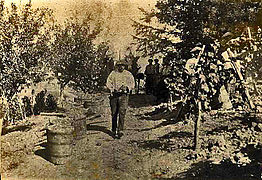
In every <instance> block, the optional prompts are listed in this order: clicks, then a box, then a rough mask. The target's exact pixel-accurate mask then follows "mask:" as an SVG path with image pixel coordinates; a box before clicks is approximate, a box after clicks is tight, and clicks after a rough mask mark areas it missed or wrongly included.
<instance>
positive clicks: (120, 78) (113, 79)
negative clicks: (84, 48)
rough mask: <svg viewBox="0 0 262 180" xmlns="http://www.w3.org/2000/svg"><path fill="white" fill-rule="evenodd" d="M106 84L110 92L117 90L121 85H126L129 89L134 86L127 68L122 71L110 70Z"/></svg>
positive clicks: (132, 78)
mask: <svg viewBox="0 0 262 180" xmlns="http://www.w3.org/2000/svg"><path fill="white" fill-rule="evenodd" d="M106 86H107V88H109V89H110V91H111V92H113V91H114V90H116V91H119V90H120V87H121V86H126V87H128V89H129V90H132V89H134V88H135V80H134V77H133V75H132V74H131V73H130V72H129V71H127V70H124V71H123V72H118V71H112V72H111V73H110V74H109V76H108V78H107V82H106Z"/></svg>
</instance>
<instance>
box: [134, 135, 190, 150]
mask: <svg viewBox="0 0 262 180" xmlns="http://www.w3.org/2000/svg"><path fill="white" fill-rule="evenodd" d="M192 137H193V134H192V133H190V132H184V131H182V132H170V133H168V134H166V135H164V136H161V137H159V138H158V139H156V140H146V141H130V143H132V144H137V145H138V147H140V148H143V149H146V150H152V149H156V150H163V151H167V152H171V151H173V150H176V149H192V144H191V142H190V138H192ZM175 138H177V139H176V140H175V141H171V140H170V139H175ZM185 138H187V139H188V142H185V141H184V139H185ZM182 139H183V140H182Z"/></svg>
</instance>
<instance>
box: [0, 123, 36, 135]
mask: <svg viewBox="0 0 262 180" xmlns="http://www.w3.org/2000/svg"><path fill="white" fill-rule="evenodd" d="M30 129H32V124H30V125H17V126H14V127H3V129H2V135H6V134H8V133H11V132H15V131H29V130H30Z"/></svg>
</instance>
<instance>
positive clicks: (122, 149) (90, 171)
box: [1, 96, 262, 180]
mask: <svg viewBox="0 0 262 180" xmlns="http://www.w3.org/2000/svg"><path fill="white" fill-rule="evenodd" d="M153 101H154V99H153V97H151V96H133V97H131V99H130V108H129V110H128V113H127V119H126V123H125V127H126V130H125V131H124V133H125V135H124V136H123V137H122V138H121V139H113V137H112V135H111V131H110V129H111V119H110V107H109V104H108V99H107V98H104V103H103V106H101V107H100V109H99V112H100V113H101V117H97V118H94V119H92V120H87V134H86V136H84V138H82V139H80V140H77V141H75V143H74V144H73V154H72V158H71V160H70V161H68V162H67V163H66V164H65V165H58V166H56V165H53V164H52V163H51V162H49V161H48V160H47V158H46V157H45V152H46V151H45V147H46V136H45V131H43V128H44V127H45V124H46V123H47V122H45V121H46V120H45V119H43V118H42V117H41V116H38V117H33V118H32V119H30V120H29V122H30V123H31V128H29V129H23V131H15V132H11V133H8V134H6V135H4V136H3V138H2V140H1V141H2V143H3V148H4V149H3V150H4V152H5V154H2V159H3V162H4V163H3V166H4V169H3V172H4V173H3V179H8V180H9V179H11V180H12V179H19V180H20V179H37V180H38V179H68V180H69V179H70V180H71V179H72V180H73V179H87V180H93V179H99V180H100V179H101V180H105V179H108V180H117V179H119V180H120V179H121V180H125V179H127V180H132V179H142V180H143V179H145V180H147V179H183V176H184V175H185V177H184V179H191V178H189V177H187V175H188V174H190V177H191V176H192V177H194V176H196V175H197V174H200V175H201V173H203V174H208V173H207V172H209V173H210V172H214V171H215V170H214V167H215V165H212V163H207V160H208V159H207V157H206V156H204V157H202V158H201V156H200V155H201V153H202V154H203V152H200V153H199V154H200V155H198V154H196V152H194V151H193V150H192V149H191V147H192V139H193V138H192V135H193V134H192V133H193V121H192V120H187V121H183V122H178V121H173V120H172V119H170V118H171V117H172V114H170V113H166V112H163V111H162V110H161V109H159V107H158V106H152V102H153ZM138 102H140V103H138ZM231 123H232V122H231ZM234 123H235V124H236V125H237V126H239V122H238V121H235V122H234ZM230 126H233V124H231V125H230ZM221 127H222V128H225V127H227V129H229V130H230V128H229V120H228V119H221V120H219V121H217V122H214V120H212V119H210V118H206V121H205V123H203V125H202V127H201V136H202V137H203V143H204V145H208V140H209V138H210V137H211V136H210V135H208V134H211V135H212V137H213V136H214V137H215V138H217V137H220V136H221V135H222V134H223V132H224V130H223V129H221ZM241 127H244V126H243V125H241ZM234 128H235V127H234ZM221 130H222V131H221ZM225 130H226V128H225ZM216 131H218V132H220V133H219V134H218V135H216V134H214V133H216ZM230 131H231V130H230ZM256 133H257V135H256V136H257V137H261V135H262V134H261V132H256ZM227 134H228V133H227ZM227 134H226V135H227ZM207 135H208V136H207ZM223 136H225V135H223ZM225 137H226V136H225ZM205 138H206V139H205ZM228 139H229V140H230V139H232V137H229V138H228ZM218 144H219V143H218ZM225 144H227V142H226V143H225ZM215 147H217V146H215ZM221 148H224V147H221ZM227 148H231V149H232V151H229V152H228V153H232V152H234V151H235V150H234V148H232V147H231V146H230V147H227ZM213 151H214V150H213V149H212V151H211V150H210V152H209V153H210V156H212V153H213ZM224 151H225V150H223V152H224ZM221 152H222V151H221ZM221 152H220V151H216V153H213V154H218V155H220V156H221V157H222V156H223V154H222V153H221ZM196 156H197V157H199V158H195V157H196ZM203 160H204V161H203ZM192 165H193V167H192ZM226 167H230V168H235V165H233V164H230V166H226ZM246 167H247V166H246ZM212 168H213V170H212ZM224 168H225V167H224V166H217V171H218V172H220V173H218V174H215V175H216V176H214V175H213V174H211V175H209V176H207V177H206V179H212V178H213V179H216V178H215V177H221V174H222V175H223V174H224V172H223V169H224ZM252 168H253V167H251V169H250V168H249V169H248V170H251V171H252V172H253V169H252ZM190 169H191V170H190ZM208 169H209V170H208ZM187 170H188V173H187V174H183V173H184V172H186V171H187ZM233 170H238V167H237V166H236V169H231V171H232V173H234V171H233ZM243 170H244V171H243V172H246V171H247V170H246V169H245V168H244V169H243ZM216 173H217V172H216ZM200 175H199V176H200ZM201 176H202V175H201ZM229 176H231V175H229ZM200 179H201V178H200ZM218 179H219V178H218ZM233 179H236V180H237V179H238V178H233Z"/></svg>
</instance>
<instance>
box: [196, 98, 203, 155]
mask: <svg viewBox="0 0 262 180" xmlns="http://www.w3.org/2000/svg"><path fill="white" fill-rule="evenodd" d="M196 104H197V107H198V116H197V119H196V121H195V132H194V150H197V149H199V145H200V144H199V127H200V123H201V117H202V107H201V101H198V102H197V103H196Z"/></svg>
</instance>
